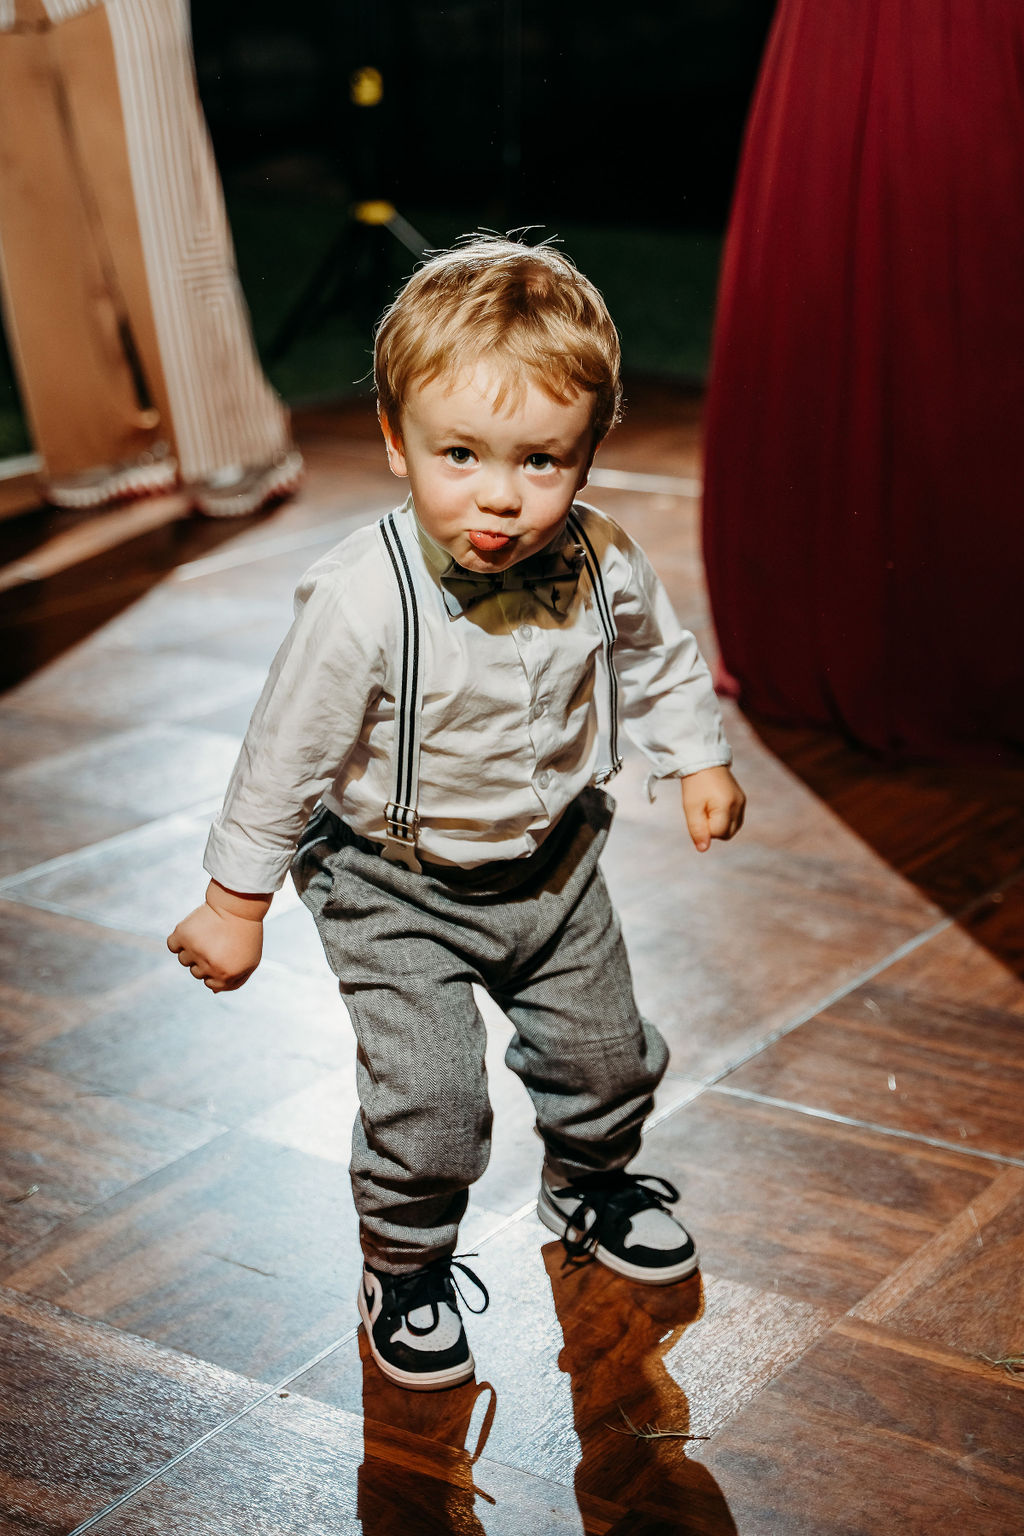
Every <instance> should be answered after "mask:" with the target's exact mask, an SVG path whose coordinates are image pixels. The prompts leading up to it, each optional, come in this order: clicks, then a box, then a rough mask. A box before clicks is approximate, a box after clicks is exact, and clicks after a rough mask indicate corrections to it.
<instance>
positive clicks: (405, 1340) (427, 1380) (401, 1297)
mask: <svg viewBox="0 0 1024 1536" xmlns="http://www.w3.org/2000/svg"><path fill="white" fill-rule="evenodd" d="M453 1269H460V1270H461V1271H462V1273H463V1274H464V1275H466V1276H468V1278H469V1279H470V1280H471V1281H472V1282H473V1284H474V1285H475V1286H476V1287H477V1289H478V1290H479V1292H480V1294H481V1295H482V1296H483V1299H484V1304H483V1306H482V1307H469V1303H468V1301H466V1298H465V1295H464V1294H463V1292H462V1291H461V1289H460V1288H459V1286H458V1282H457V1281H456V1279H455V1277H454V1275H453V1274H452V1270H453ZM456 1292H458V1296H459V1297H461V1298H462V1300H463V1302H465V1304H466V1306H467V1307H469V1310H470V1311H471V1312H485V1311H486V1310H487V1303H488V1300H489V1297H488V1295H487V1290H486V1287H485V1286H484V1284H483V1282H482V1281H480V1280H478V1279H477V1277H476V1275H474V1273H473V1271H472V1270H471V1269H470V1268H469V1267H468V1265H466V1264H461V1263H459V1261H458V1260H457V1259H453V1258H451V1257H446V1258H443V1259H435V1260H434V1261H433V1263H431V1264H427V1265H425V1266H424V1268H423V1269H416V1270H413V1272H412V1274H409V1275H387V1274H383V1273H382V1272H381V1271H380V1270H377V1269H371V1268H370V1266H369V1264H366V1265H364V1267H363V1280H362V1284H361V1285H360V1287H359V1315H360V1317H361V1318H362V1320H363V1327H364V1329H365V1330H366V1339H367V1342H368V1344H369V1346H370V1352H371V1354H372V1355H373V1358H374V1359H375V1360H376V1362H377V1364H378V1365H379V1366H380V1368H381V1370H382V1371H383V1372H384V1375H385V1376H386V1377H387V1378H388V1380H389V1381H394V1382H397V1383H398V1385H399V1386H400V1387H411V1388H412V1389H413V1391H415V1392H433V1391H436V1390H437V1389H439V1388H440V1387H457V1386H458V1385H459V1384H460V1382H463V1381H469V1379H470V1377H471V1376H472V1375H473V1372H474V1370H475V1369H476V1367H475V1365H474V1363H473V1356H472V1353H471V1352H470V1348H469V1341H468V1340H467V1338H466V1331H465V1329H464V1328H463V1326H462V1318H461V1317H460V1316H459V1304H458V1299H457V1297H456Z"/></svg>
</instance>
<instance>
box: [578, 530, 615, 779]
mask: <svg viewBox="0 0 1024 1536" xmlns="http://www.w3.org/2000/svg"><path fill="white" fill-rule="evenodd" d="M568 526H569V529H570V532H571V533H572V534H573V536H574V537H575V538H577V539H578V540H579V543H580V546H581V548H582V550H583V563H584V566H585V568H586V572H587V576H588V578H589V580H590V590H591V591H592V592H593V594H594V611H595V612H596V614H597V622H598V623H599V624H600V626H601V634H602V637H603V639H604V671H605V681H606V682H607V684H608V762H607V765H606V766H605V767H604V768H600V769H598V771H597V773H595V775H594V783H595V784H607V782H608V780H609V779H614V777H615V775H616V774H617V773H618V771H619V769H620V768H621V767H622V758H621V757H620V756H619V683H618V679H617V678H616V676H615V658H614V655H613V652H614V650H615V639H616V631H615V618H614V615H613V614H612V605H611V603H610V602H609V600H608V592H607V590H606V588H605V584H604V576H603V575H602V574H601V562H600V560H599V559H598V558H597V554H596V552H595V550H594V546H593V544H592V543H591V542H590V538H589V536H588V535H587V533H586V532H585V531H584V528H583V524H582V523H581V521H580V519H579V517H578V515H577V513H576V511H575V510H573V511H572V512H570V513H569V524H568Z"/></svg>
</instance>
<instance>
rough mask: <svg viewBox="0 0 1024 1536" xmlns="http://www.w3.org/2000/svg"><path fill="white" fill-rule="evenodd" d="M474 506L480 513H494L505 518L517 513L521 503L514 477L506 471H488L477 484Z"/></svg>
mask: <svg viewBox="0 0 1024 1536" xmlns="http://www.w3.org/2000/svg"><path fill="white" fill-rule="evenodd" d="M476 504H477V506H478V507H479V508H480V510H481V512H494V513H497V514H505V515H506V516H507V515H508V514H510V513H515V512H519V511H520V510H521V508H522V504H523V503H522V497H521V495H520V493H519V486H518V484H517V481H516V476H515V475H514V474H513V473H511V472H510V471H508V470H502V469H492V470H490V471H488V473H487V474H485V475H483V476H482V477H481V478H480V480H479V482H478V484H477V488H476Z"/></svg>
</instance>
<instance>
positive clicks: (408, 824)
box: [377, 512, 423, 872]
mask: <svg viewBox="0 0 1024 1536" xmlns="http://www.w3.org/2000/svg"><path fill="white" fill-rule="evenodd" d="M377 526H378V528H379V529H380V536H381V538H382V539H383V541H384V548H385V550H386V551H387V556H388V559H389V561H390V562H391V568H392V570H393V571H394V574H395V581H396V582H397V583H398V595H399V598H400V599H401V605H402V654H401V670H400V673H399V679H398V686H397V687H396V689H395V746H394V757H393V761H392V764H391V799H390V800H389V801H388V803H387V805H386V806H385V808H384V821H385V825H386V827H387V840H386V842H385V844H384V857H385V858H387V859H393V860H397V861H398V862H400V863H402V864H407V865H408V866H409V868H410V869H413V870H416V871H417V872H418V871H419V869H420V863H419V860H418V859H417V857H416V840H417V838H418V836H419V826H420V819H419V816H418V814H417V810H416V807H417V803H418V801H419V776H420V707H421V705H422V701H423V666H422V660H421V655H420V651H421V644H422V638H421V627H420V609H419V602H418V600H417V597H416V584H415V582H414V581H413V576H412V569H411V567H410V565H409V558H408V556H407V554H406V552H405V549H404V548H403V545H402V539H401V536H400V534H399V532H398V525H397V523H396V522H395V514H394V513H393V512H389V513H388V515H387V516H386V517H382V518H381V520H380V522H379V523H378V525H377Z"/></svg>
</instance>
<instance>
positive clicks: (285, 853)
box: [203, 822, 295, 896]
mask: <svg viewBox="0 0 1024 1536" xmlns="http://www.w3.org/2000/svg"><path fill="white" fill-rule="evenodd" d="M294 853H295V850H294V848H292V847H291V846H289V847H288V848H286V849H271V848H266V847H259V846H258V845H257V844H255V843H253V842H251V841H250V840H249V839H248V838H246V837H242V836H239V835H238V833H234V832H228V831H226V830H225V829H224V827H222V826H220V825H219V823H217V822H214V824H213V826H212V827H211V828H210V835H209V837H208V838H207V839H206V852H205V853H204V854H203V868H204V869H205V870H206V872H207V874H208V875H212V877H213V879H214V880H216V881H217V883H218V885H223V886H224V887H225V888H226V889H227V890H229V891H238V892H239V893H240V894H241V895H243V896H265V895H269V894H270V893H271V892H272V891H279V890H280V889H281V887H282V885H284V882H285V880H286V879H287V878H288V871H289V870H290V869H291V864H292V858H293V857H294Z"/></svg>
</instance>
